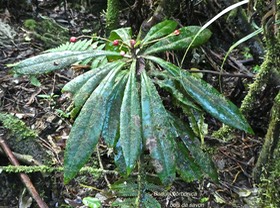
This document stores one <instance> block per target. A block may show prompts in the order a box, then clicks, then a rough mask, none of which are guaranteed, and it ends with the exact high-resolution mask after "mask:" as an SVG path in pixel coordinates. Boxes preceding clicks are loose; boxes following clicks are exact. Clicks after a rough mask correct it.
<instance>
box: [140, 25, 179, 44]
mask: <svg viewBox="0 0 280 208" xmlns="http://www.w3.org/2000/svg"><path fill="white" fill-rule="evenodd" d="M176 27H177V22H175V21H173V20H165V21H163V22H160V23H158V24H156V25H155V26H153V27H152V28H151V29H150V30H149V32H148V33H147V35H146V36H145V38H144V39H143V40H142V41H141V43H142V45H145V43H147V42H149V41H151V40H154V39H157V38H161V37H163V36H165V35H169V34H171V33H172V32H173V31H174V30H175V28H176Z"/></svg>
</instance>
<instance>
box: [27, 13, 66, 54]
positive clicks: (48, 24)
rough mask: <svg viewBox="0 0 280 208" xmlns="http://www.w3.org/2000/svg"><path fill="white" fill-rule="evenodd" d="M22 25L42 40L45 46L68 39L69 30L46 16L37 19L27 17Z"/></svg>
mask: <svg viewBox="0 0 280 208" xmlns="http://www.w3.org/2000/svg"><path fill="white" fill-rule="evenodd" d="M24 27H25V28H27V29H28V30H30V31H31V35H32V36H33V37H35V38H36V39H39V40H40V41H42V42H44V46H45V47H46V48H51V47H55V46H58V45H60V44H61V43H62V42H66V41H68V36H69V30H68V29H67V28H64V27H62V26H61V25H59V24H58V23H56V22H55V21H54V20H53V19H51V18H48V17H42V19H40V20H38V21H35V20H34V19H27V20H25V21H24Z"/></svg>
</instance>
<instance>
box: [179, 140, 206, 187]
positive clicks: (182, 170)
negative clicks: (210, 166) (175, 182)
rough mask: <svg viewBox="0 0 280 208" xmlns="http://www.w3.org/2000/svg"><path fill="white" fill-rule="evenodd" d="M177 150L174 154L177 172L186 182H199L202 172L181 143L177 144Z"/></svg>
mask: <svg viewBox="0 0 280 208" xmlns="http://www.w3.org/2000/svg"><path fill="white" fill-rule="evenodd" d="M177 145H178V150H179V151H177V152H176V157H177V158H176V163H177V172H178V173H179V174H180V176H181V178H182V179H183V180H184V181H186V182H191V181H194V180H199V179H201V178H202V177H203V172H202V170H201V168H200V166H199V165H198V164H197V163H196V161H195V160H194V158H192V157H191V154H190V151H189V150H188V149H187V148H186V147H185V145H184V144H183V143H182V142H177Z"/></svg>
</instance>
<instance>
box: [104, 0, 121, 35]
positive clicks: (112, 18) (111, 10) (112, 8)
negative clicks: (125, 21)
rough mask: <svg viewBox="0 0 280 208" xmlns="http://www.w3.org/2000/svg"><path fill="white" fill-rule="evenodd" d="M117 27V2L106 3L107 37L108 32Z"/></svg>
mask: <svg viewBox="0 0 280 208" xmlns="http://www.w3.org/2000/svg"><path fill="white" fill-rule="evenodd" d="M118 26H119V0H108V1H107V12H106V33H107V35H109V33H110V31H112V30H114V29H117V28H118Z"/></svg>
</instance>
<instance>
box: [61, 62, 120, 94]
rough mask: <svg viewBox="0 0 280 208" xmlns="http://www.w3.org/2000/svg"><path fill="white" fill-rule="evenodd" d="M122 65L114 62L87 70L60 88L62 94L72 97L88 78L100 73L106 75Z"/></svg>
mask: <svg viewBox="0 0 280 208" xmlns="http://www.w3.org/2000/svg"><path fill="white" fill-rule="evenodd" d="M122 63H123V62H122V61H115V62H112V63H107V64H105V65H103V66H101V67H98V68H95V69H92V70H89V71H87V72H85V73H83V74H81V75H79V76H77V77H75V78H74V79H72V80H71V81H70V82H68V83H67V84H66V85H64V87H63V88H62V92H71V93H72V94H73V95H75V94H77V93H78V92H79V90H80V89H81V87H82V86H83V85H84V84H85V83H86V82H87V81H88V80H89V79H90V78H92V77H95V76H97V75H99V74H100V73H104V75H106V74H107V73H108V72H109V71H110V70H112V69H114V68H115V67H118V66H120V65H122ZM106 72H107V73H106Z"/></svg>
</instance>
